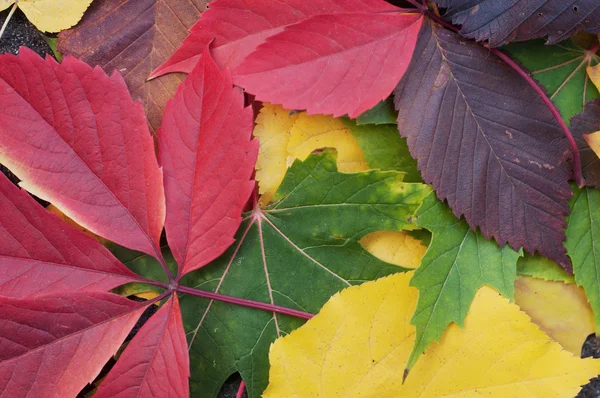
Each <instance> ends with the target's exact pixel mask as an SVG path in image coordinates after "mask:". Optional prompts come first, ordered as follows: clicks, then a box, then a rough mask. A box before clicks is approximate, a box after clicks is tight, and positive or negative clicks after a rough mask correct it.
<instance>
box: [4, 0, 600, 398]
mask: <svg viewBox="0 0 600 398" xmlns="http://www.w3.org/2000/svg"><path fill="white" fill-rule="evenodd" d="M7 15H8V10H7V11H4V12H1V13H0V26H1V25H2V24H3V23H4V19H5V18H6V16H7ZM21 46H24V47H29V48H30V49H32V50H34V51H35V52H37V53H38V54H40V55H42V56H44V55H45V54H47V53H51V52H52V51H51V49H50V47H49V46H48V44H47V43H46V41H45V40H44V38H43V36H42V35H41V34H40V33H39V32H38V31H37V30H36V28H35V27H34V26H33V25H31V24H30V23H29V21H27V19H26V18H25V16H24V15H23V14H22V13H21V12H20V11H18V10H17V12H16V13H15V15H13V18H12V20H11V21H10V23H9V25H8V28H7V29H6V31H5V32H4V35H3V37H2V38H1V39H0V53H12V54H17V53H18V50H19V47H21ZM0 171H2V172H5V169H3V168H2V165H0ZM582 357H595V358H600V340H598V339H596V338H593V336H591V337H590V338H588V340H587V341H586V343H585V344H584V345H583V349H582ZM240 381H241V378H240V376H239V375H238V374H235V375H233V376H231V377H230V378H229V379H228V380H227V382H226V383H225V385H224V386H223V389H222V390H221V392H220V393H219V396H218V398H234V397H235V396H236V393H237V390H238V386H239V384H240ZM246 397H247V395H246V394H245V393H244V398H246ZM577 398H600V376H599V377H597V378H595V379H593V380H592V381H591V382H590V383H589V384H587V385H586V386H584V387H583V389H582V390H581V392H580V393H579V394H578V395H577Z"/></svg>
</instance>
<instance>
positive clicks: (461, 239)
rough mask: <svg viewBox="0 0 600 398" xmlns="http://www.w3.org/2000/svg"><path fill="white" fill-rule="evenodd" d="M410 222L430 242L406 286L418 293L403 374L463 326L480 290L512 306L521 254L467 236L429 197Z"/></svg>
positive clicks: (446, 210) (472, 234)
mask: <svg viewBox="0 0 600 398" xmlns="http://www.w3.org/2000/svg"><path fill="white" fill-rule="evenodd" d="M416 222H417V224H418V225H420V226H421V227H423V228H426V229H428V230H429V231H431V232H432V235H433V236H432V240H431V244H430V245H429V248H428V249H427V252H426V253H425V256H424V257H423V259H422V260H421V265H420V266H419V268H417V269H416V270H415V274H414V276H413V277H412V279H411V282H410V284H411V286H414V287H416V288H418V289H419V300H418V302H417V308H416V309H415V313H414V315H413V317H412V319H411V323H412V324H413V325H415V326H416V328H417V330H416V336H415V345H414V347H413V350H412V352H411V355H410V357H409V359H408V363H407V369H409V370H410V368H412V366H413V365H414V364H415V363H416V361H417V359H418V357H419V356H420V355H421V354H422V353H423V351H425V349H426V348H427V347H428V346H429V344H431V343H432V342H433V341H437V340H439V338H440V337H441V335H442V333H443V332H444V330H445V329H446V327H447V326H448V325H449V324H450V323H451V322H456V323H457V324H458V325H459V326H460V327H463V326H464V321H465V317H466V315H467V312H468V311H469V307H470V306H471V302H472V301H473V298H474V297H475V293H476V292H477V290H478V289H479V288H480V287H481V286H483V285H488V286H490V287H493V288H494V289H496V290H497V291H498V292H500V293H501V294H502V295H504V296H505V297H507V298H509V299H510V300H513V294H514V281H515V278H516V272H517V271H516V266H517V260H518V258H519V257H520V256H521V253H522V251H521V253H517V252H515V251H514V250H513V249H511V248H510V247H509V246H508V245H507V246H505V247H504V248H500V247H499V246H498V245H497V244H496V242H494V241H490V240H487V239H486V238H485V237H484V236H483V235H482V234H481V233H479V232H474V231H472V230H471V229H470V228H469V226H468V225H467V223H466V222H465V221H462V220H458V219H457V218H456V217H455V216H454V214H452V211H451V210H450V208H449V207H448V206H447V204H445V203H443V202H441V201H439V200H438V199H437V198H436V197H435V195H434V194H433V193H432V194H430V195H428V196H427V197H426V198H425V200H424V201H423V204H422V205H421V207H419V209H418V210H417V221H416Z"/></svg>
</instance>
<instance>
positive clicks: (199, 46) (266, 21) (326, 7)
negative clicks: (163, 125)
mask: <svg viewBox="0 0 600 398" xmlns="http://www.w3.org/2000/svg"><path fill="white" fill-rule="evenodd" d="M394 9H396V7H394V6H392V5H391V4H389V3H386V2H385V1H383V0H312V1H306V0H251V1H249V0H213V1H211V2H210V3H209V8H208V10H207V11H205V12H204V13H203V14H202V16H201V18H200V20H199V21H198V22H197V23H196V24H195V25H194V26H193V27H192V28H191V29H190V35H189V36H188V37H187V38H186V39H185V40H184V41H183V43H182V44H181V46H180V47H179V48H178V49H177V51H175V53H174V54H173V55H172V56H171V58H169V59H168V60H167V61H166V62H165V63H164V64H162V65H160V66H159V67H158V68H156V70H155V71H154V72H152V75H151V77H152V78H154V77H157V76H161V75H164V74H165V73H170V72H185V73H189V72H191V70H192V69H193V68H194V65H196V62H198V58H199V57H200V54H201V53H202V52H203V51H204V49H205V48H206V47H207V46H208V45H209V44H211V41H212V45H211V54H212V56H213V57H214V59H215V62H216V63H217V65H219V66H220V67H224V66H228V67H230V68H235V67H236V66H238V65H239V64H240V63H241V62H242V60H243V59H244V58H246V57H247V56H248V55H249V54H250V53H252V52H253V51H254V50H255V49H256V47H258V46H259V45H260V44H262V43H264V41H265V40H266V39H267V37H269V36H273V35H274V34H277V33H279V32H281V31H282V30H283V29H284V28H285V27H286V26H288V25H291V24H294V23H296V22H300V21H302V20H305V19H307V18H309V17H311V16H313V15H319V14H337V13H342V12H369V11H370V12H377V11H393V10H394ZM213 40H214V41H213Z"/></svg>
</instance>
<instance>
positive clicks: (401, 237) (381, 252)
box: [359, 231, 427, 268]
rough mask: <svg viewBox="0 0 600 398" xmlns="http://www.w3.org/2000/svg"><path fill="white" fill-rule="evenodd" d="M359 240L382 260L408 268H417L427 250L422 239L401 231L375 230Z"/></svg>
mask: <svg viewBox="0 0 600 398" xmlns="http://www.w3.org/2000/svg"><path fill="white" fill-rule="evenodd" d="M359 242H360V244H361V245H362V246H363V247H364V248H365V249H366V250H367V251H368V252H369V253H371V254H372V255H374V256H375V257H377V258H379V259H380V260H383V261H386V262H388V263H391V264H395V265H400V266H402V267H406V268H417V267H418V266H419V264H421V259H422V258H423V256H424V255H425V252H426V251H427V247H426V246H423V245H422V244H421V241H419V240H418V239H415V238H413V237H412V236H410V235H408V234H407V233H405V232H401V231H379V232H373V233H370V234H368V235H365V236H364V237H363V238H362V239H361V240H360V241H359Z"/></svg>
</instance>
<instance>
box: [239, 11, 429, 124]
mask: <svg viewBox="0 0 600 398" xmlns="http://www.w3.org/2000/svg"><path fill="white" fill-rule="evenodd" d="M421 22H422V18H421V15H419V14H410V13H409V14H403V13H373V12H371V13H367V12H363V13H358V12H355V13H341V14H330V15H315V16H313V17H311V18H309V19H306V20H304V21H301V22H298V23H296V24H294V25H290V26H288V27H286V28H285V29H284V30H283V31H282V32H280V33H277V34H275V35H273V36H270V37H268V38H267V40H266V41H265V43H264V44H262V45H261V46H260V47H258V48H257V50H256V51H255V52H253V53H252V54H250V55H249V56H248V57H247V58H245V59H244V60H243V61H242V63H241V64H240V65H239V66H238V67H237V68H236V69H235V70H234V75H235V78H234V82H235V83H236V84H238V85H239V86H241V87H243V88H244V89H246V91H248V92H249V93H252V94H255V95H256V98H257V99H258V100H261V101H268V102H274V103H278V104H282V105H283V106H284V107H286V108H289V109H306V110H307V111H308V113H321V114H332V115H333V116H343V115H345V114H348V115H349V116H350V117H356V116H358V115H360V114H361V113H363V112H365V111H366V110H368V109H370V108H372V107H373V106H375V105H377V103H378V102H380V101H381V100H383V99H385V98H387V97H388V96H389V95H390V94H391V92H392V90H393V89H394V86H395V85H396V83H397V82H398V80H400V78H401V77H402V75H403V74H404V72H405V71H406V68H407V67H408V64H409V62H410V58H411V56H412V53H413V51H414V49H415V43H416V40H417V34H418V32H419V28H420V26H421ZM358 33H360V34H358ZM324 35H326V37H327V39H328V40H327V41H323V40H319V38H321V37H323V36H324Z"/></svg>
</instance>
